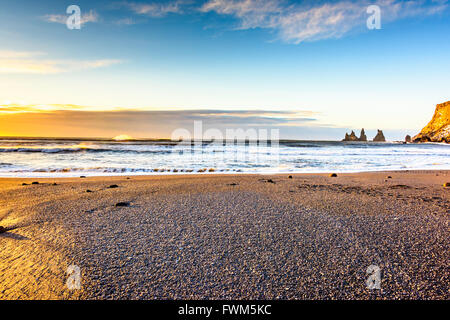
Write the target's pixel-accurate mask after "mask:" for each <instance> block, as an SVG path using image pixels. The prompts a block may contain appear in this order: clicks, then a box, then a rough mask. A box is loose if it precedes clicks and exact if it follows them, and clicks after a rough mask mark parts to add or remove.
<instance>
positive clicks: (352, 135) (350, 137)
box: [342, 130, 358, 141]
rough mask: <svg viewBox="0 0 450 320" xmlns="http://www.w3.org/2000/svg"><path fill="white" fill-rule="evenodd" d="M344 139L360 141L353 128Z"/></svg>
mask: <svg viewBox="0 0 450 320" xmlns="http://www.w3.org/2000/svg"><path fill="white" fill-rule="evenodd" d="M342 141H358V137H357V136H356V134H355V132H354V131H353V130H352V132H351V133H350V135H349V134H347V133H346V134H345V138H344V140H342Z"/></svg>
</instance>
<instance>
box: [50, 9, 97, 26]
mask: <svg viewBox="0 0 450 320" xmlns="http://www.w3.org/2000/svg"><path fill="white" fill-rule="evenodd" d="M67 18H68V15H63V14H47V15H45V16H43V19H44V20H45V21H47V22H55V23H62V24H66V22H67ZM98 19H99V15H98V14H97V12H95V10H90V11H89V12H88V13H82V14H81V17H80V24H81V25H83V24H85V23H88V22H98Z"/></svg>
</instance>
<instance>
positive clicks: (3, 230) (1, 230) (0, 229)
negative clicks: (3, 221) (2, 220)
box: [0, 226, 8, 233]
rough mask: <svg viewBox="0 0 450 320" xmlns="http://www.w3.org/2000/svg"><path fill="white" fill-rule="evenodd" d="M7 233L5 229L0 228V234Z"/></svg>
mask: <svg viewBox="0 0 450 320" xmlns="http://www.w3.org/2000/svg"><path fill="white" fill-rule="evenodd" d="M6 231H8V230H7V229H6V228H5V227H2V226H0V233H5V232H6Z"/></svg>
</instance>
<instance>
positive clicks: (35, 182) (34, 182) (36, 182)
mask: <svg viewBox="0 0 450 320" xmlns="http://www.w3.org/2000/svg"><path fill="white" fill-rule="evenodd" d="M31 184H39V182H38V181H33V182H32V183H31Z"/></svg>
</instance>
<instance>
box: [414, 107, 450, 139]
mask: <svg viewBox="0 0 450 320" xmlns="http://www.w3.org/2000/svg"><path fill="white" fill-rule="evenodd" d="M412 140H413V141H414V142H446V143H450V101H447V102H444V103H441V104H438V105H436V110H435V111H434V115H433V118H432V119H431V121H430V122H429V123H428V124H427V125H426V126H425V127H424V128H423V129H422V131H420V133H419V134H418V135H416V136H414V137H413V138H412Z"/></svg>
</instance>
